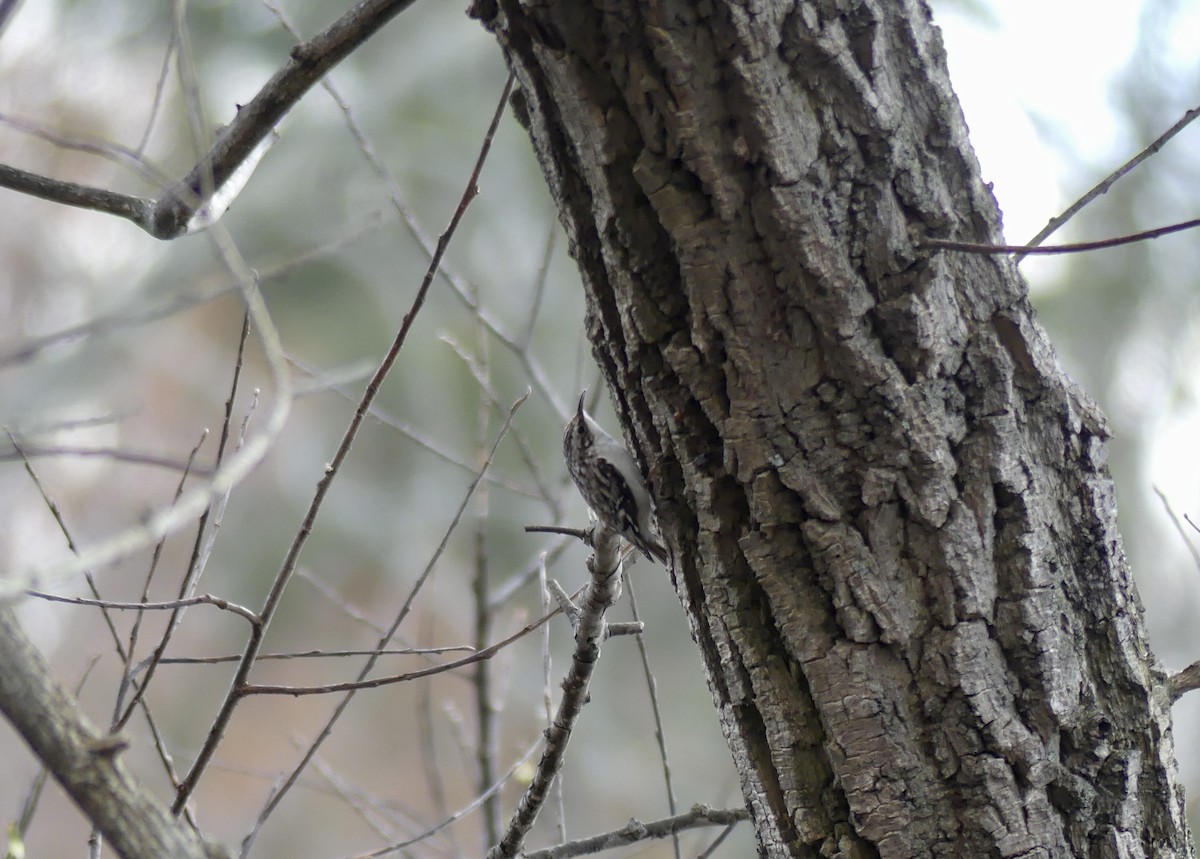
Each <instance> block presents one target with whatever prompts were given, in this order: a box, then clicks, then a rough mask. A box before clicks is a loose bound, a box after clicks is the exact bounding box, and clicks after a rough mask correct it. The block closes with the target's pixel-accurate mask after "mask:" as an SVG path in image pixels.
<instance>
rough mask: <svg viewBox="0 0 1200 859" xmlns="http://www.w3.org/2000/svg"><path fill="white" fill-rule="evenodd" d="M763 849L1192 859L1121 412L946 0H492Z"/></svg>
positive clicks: (481, 5) (596, 341)
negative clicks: (1050, 280) (1000, 172)
mask: <svg viewBox="0 0 1200 859" xmlns="http://www.w3.org/2000/svg"><path fill="white" fill-rule="evenodd" d="M473 13H474V14H475V15H477V16H478V17H480V18H481V19H482V20H483V21H484V23H485V25H486V26H487V27H488V28H489V29H491V30H492V31H493V32H494V33H495V34H496V35H497V36H498V38H499V41H500V43H501V45H502V47H503V49H504V50H505V52H506V54H507V56H508V59H509V62H510V65H511V66H512V68H513V69H514V70H515V72H516V74H517V78H518V81H519V84H520V91H519V94H518V95H517V96H516V97H515V104H516V108H517V110H518V113H519V115H520V116H521V117H522V120H523V122H524V123H525V124H526V125H527V126H528V128H529V131H530V135H531V137H532V139H533V143H534V146H535V147H536V149H537V153H538V156H539V159H540V161H541V164H542V167H543V169H544V171H545V174H546V178H547V180H548V182H549V184H550V188H551V192H552V194H553V195H554V196H555V198H556V201H557V203H558V206H559V209H560V212H561V217H562V221H563V223H564V225H565V226H566V229H567V233H568V235H569V237H570V239H571V245H572V250H573V253H574V255H575V257H576V259H577V260H578V262H579V266H580V270H581V272H582V275H583V283H584V288H585V289H586V291H587V297H588V306H589V314H588V320H587V330H588V336H589V337H590V338H591V341H592V343H593V345H594V351H595V354H596V358H597V360H598V361H599V363H600V366H601V367H602V369H603V372H604V374H605V376H606V377H607V379H608V381H609V383H610V386H611V388H612V392H613V395H614V398H615V400H616V402H617V406H618V412H619V413H620V414H621V416H622V419H623V421H624V422H625V425H626V428H627V430H628V431H629V436H630V438H631V439H632V441H633V446H634V448H635V449H636V450H637V451H638V455H639V456H640V457H641V458H642V459H643V461H644V462H645V463H647V464H648V465H649V469H648V471H649V475H650V478H651V482H652V484H653V488H654V493H655V497H656V499H657V505H658V516H659V521H660V523H661V524H662V527H663V531H664V536H665V538H666V540H667V542H668V543H669V545H670V546H671V548H672V551H673V553H674V576H675V583H676V588H677V591H678V593H679V596H680V599H681V601H682V602H683V605H684V607H685V609H686V610H687V612H688V615H689V618H690V621H691V628H692V632H693V636H694V637H695V639H696V642H697V644H698V645H699V647H700V649H701V652H702V653H703V658H704V662H705V665H706V668H707V673H708V679H709V683H710V686H711V689H712V693H713V697H714V699H715V701H716V704H717V707H718V708H719V712H720V718H721V722H722V725H723V727H724V731H725V736H726V738H727V740H728V742H729V745H730V748H731V750H732V752H733V756H734V759H735V761H736V764H737V767H738V769H739V772H740V773H741V778H742V788H743V791H744V794H745V798H746V802H747V805H748V807H749V808H750V810H751V813H752V815H753V818H754V821H755V825H756V828H757V832H758V838H759V844H760V849H761V852H762V854H763V855H765V856H772V857H775V856H805V855H821V856H835V855H836V856H864V857H865V856H872V855H875V854H876V853H878V854H879V855H881V856H887V857H902V856H947V857H950V856H953V857H960V856H976V857H984V856H1017V855H1020V856H1054V857H1059V856H1080V857H1082V856H1088V857H1092V856H1114V857H1115V856H1122V857H1134V856H1146V857H1156V859H1157V857H1165V856H1190V855H1192V848H1191V845H1190V839H1189V836H1188V832H1187V827H1186V824H1185V821H1184V804H1183V796H1182V790H1181V789H1180V787H1179V784H1178V782H1177V776H1176V772H1175V761H1174V752H1173V748H1172V743H1171V736H1170V712H1169V695H1168V693H1167V691H1166V688H1165V685H1164V678H1163V677H1162V675H1161V673H1160V672H1159V671H1158V669H1157V668H1156V667H1155V664H1154V661H1153V657H1152V655H1151V653H1150V652H1149V649H1148V647H1147V645H1146V641H1145V636H1144V632H1143V628H1142V620H1141V616H1140V606H1139V602H1138V597H1137V594H1136V592H1135V589H1134V586H1133V582H1132V580H1131V576H1130V571H1129V569H1128V566H1127V564H1126V561H1125V557H1124V554H1123V552H1122V548H1121V539H1120V536H1119V534H1118V533H1117V528H1116V508H1115V504H1114V500H1113V490H1112V483H1111V481H1110V479H1109V476H1108V473H1107V469H1106V466H1105V461H1104V454H1105V448H1104V438H1105V430H1104V423H1103V418H1102V416H1101V415H1100V414H1099V412H1098V410H1097V409H1096V407H1095V406H1094V405H1093V404H1092V403H1091V402H1090V401H1089V400H1088V399H1087V397H1086V396H1085V395H1084V394H1082V393H1081V392H1079V391H1078V390H1076V389H1074V388H1073V387H1072V385H1071V383H1070V382H1069V380H1068V379H1067V378H1066V377H1065V376H1064V374H1063V372H1062V370H1061V368H1060V367H1059V366H1058V364H1057V362H1056V359H1055V357H1054V354H1053V351H1052V349H1051V347H1050V346H1049V344H1048V342H1047V340H1046V338H1045V336H1044V334H1043V332H1042V330H1041V329H1040V328H1039V327H1038V325H1037V323H1036V322H1035V321H1034V318H1033V313H1032V310H1031V308H1030V305H1029V302H1028V298H1027V294H1026V288H1025V285H1024V283H1023V282H1022V280H1021V278H1020V276H1019V275H1018V274H1017V271H1016V268H1015V266H1014V265H1013V263H1012V262H1011V260H1009V259H1008V258H1003V257H996V258H991V257H980V256H966V255H951V254H948V253H936V252H931V251H928V250H924V249H922V247H921V244H920V237H922V236H925V235H933V236H939V237H950V238H956V239H963V240H968V241H999V240H1000V239H1001V233H1000V228H999V215H998V212H997V209H996V204H995V201H994V199H993V198H992V196H991V194H990V193H989V192H988V189H987V188H986V187H985V186H984V184H983V183H982V182H981V181H980V178H979V170H978V165H977V163H976V161H975V158H974V155H973V154H972V152H971V149H970V146H969V144H968V142H967V133H966V127H965V125H964V123H963V119H962V115H961V113H960V111H959V108H958V104H957V102H956V101H955V99H954V96H953V93H952V91H951V87H950V83H949V79H948V77H947V73H946V65H945V57H944V53H943V49H942V45H941V40H940V36H939V34H938V32H937V30H936V28H935V27H934V26H933V25H932V23H931V21H930V13H929V10H928V9H927V8H926V6H925V5H924V4H923V3H921V2H918V0H908V2H894V0H861V2H856V3H833V2H801V3H766V2H764V3H758V4H750V5H749V6H744V5H742V4H730V3H725V2H721V0H716V2H712V3H698V4H694V3H671V4H668V3H661V2H650V0H645V2H641V3H638V2H630V1H629V0H609V2H605V3H595V4H592V3H588V2H585V0H562V2H559V1H558V0H542V2H532V3H527V4H524V5H522V4H519V3H518V2H516V0H477V3H476V5H475V8H474V9H473Z"/></svg>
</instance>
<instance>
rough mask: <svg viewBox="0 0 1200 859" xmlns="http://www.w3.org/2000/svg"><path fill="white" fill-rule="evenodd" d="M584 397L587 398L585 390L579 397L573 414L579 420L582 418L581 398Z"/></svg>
mask: <svg viewBox="0 0 1200 859" xmlns="http://www.w3.org/2000/svg"><path fill="white" fill-rule="evenodd" d="M586 396H587V390H586V389H585V390H584V392H583V393H582V394H580V395H579V406H578V408H576V410H575V414H576V415H578V416H579V417H581V418H582V417H583V398H584V397H586Z"/></svg>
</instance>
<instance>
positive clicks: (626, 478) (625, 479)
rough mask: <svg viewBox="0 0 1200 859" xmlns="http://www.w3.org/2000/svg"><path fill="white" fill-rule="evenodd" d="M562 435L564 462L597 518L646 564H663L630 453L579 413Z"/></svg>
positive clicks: (663, 556) (645, 494) (643, 485)
mask: <svg viewBox="0 0 1200 859" xmlns="http://www.w3.org/2000/svg"><path fill="white" fill-rule="evenodd" d="M586 394H587V391H584V392H583V394H580V395H579V407H578V409H577V410H576V412H575V417H573V418H571V422H570V423H568V424H567V428H566V430H565V431H564V432H563V457H564V458H565V459H566V460H567V471H569V472H570V473H571V479H572V480H574V481H575V485H576V486H577V487H579V493H580V494H581V495H582V496H583V500H584V501H586V502H587V503H588V506H589V507H591V508H592V511H593V512H594V513H595V514H596V517H597V518H598V519H599V520H600V521H601V522H603V523H604V524H605V525H607V526H608V527H610V528H612V529H613V530H614V531H616V532H617V533H618V534H620V535H621V536H622V537H623V538H624V539H625V540H626V541H627V542H629V543H632V544H633V545H634V546H635V547H636V548H637V549H638V550H639V551H640V552H641V553H642V554H643V555H645V556H646V557H647V558H648V559H649V560H652V561H658V562H659V563H660V564H665V563H666V562H667V550H666V549H665V548H664V547H663V546H662V544H660V543H658V542H657V541H656V540H655V539H654V536H653V534H652V532H651V527H652V526H651V524H650V523H651V517H650V492H649V491H648V490H647V489H646V481H645V480H643V479H642V473H641V470H640V469H639V468H638V465H637V462H635V461H634V459H633V456H632V454H630V453H629V451H628V450H626V449H625V445H623V444H621V443H620V442H619V441H617V440H616V439H615V438H613V437H612V436H610V435H609V434H608V433H606V432H605V431H604V430H603V429H601V428H600V425H599V424H598V423H596V422H595V421H594V420H592V416H591V415H589V414H588V413H587V412H585V411H584V410H583V398H584V396H585V395H586Z"/></svg>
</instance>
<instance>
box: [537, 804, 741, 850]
mask: <svg viewBox="0 0 1200 859" xmlns="http://www.w3.org/2000/svg"><path fill="white" fill-rule="evenodd" d="M749 819H750V813H749V812H747V811H746V809H744V808H727V809H714V808H709V807H708V806H706V805H694V806H692V809H691V811H688V812H686V813H684V814H679V815H673V816H671V817H664V818H662V819H661V820H652V821H650V822H649V823H641V822H640V821H637V820H631V821H629V822H628V823H627V824H625V825H624V826H622V827H621V828H620V829H614V830H612V831H611V832H605V833H603V834H601V835H593V836H592V837H591V838H581V839H579V840H578V841H570V842H568V843H566V844H558V845H556V846H554V847H547V848H546V849H545V850H533V851H530V852H528V853H523V854H521V856H522V859H568V857H571V856H590V855H591V854H593V853H600V852H601V851H604V850H612V849H615V848H617V847H624V846H625V845H627V844H636V843H637V842H639V841H651V840H656V839H659V838H666V837H667V836H668V835H674V834H676V833H678V832H683V831H684V830H686V829H696V828H698V827H701V826H733V825H734V824H736V823H738V822H739V821H743V820H749Z"/></svg>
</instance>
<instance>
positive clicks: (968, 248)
mask: <svg viewBox="0 0 1200 859" xmlns="http://www.w3.org/2000/svg"><path fill="white" fill-rule="evenodd" d="M1196 227H1200V218H1194V219H1193V220H1190V221H1184V222H1182V223H1179V224H1170V225H1168V226H1165V227H1158V228H1157V229H1153V230H1145V231H1143V232H1140V233H1132V234H1130V235H1127V236H1117V237H1116V238H1112V239H1100V240H1098V241H1094V242H1075V243H1074V244H1067V245H1042V246H1040V247H1039V246H1035V245H989V244H986V243H980V242H957V241H951V240H950V239H935V238H931V237H926V238H922V239H919V240H918V241H917V245H918V247H923V248H931V249H933V250H943V251H959V252H961V253H968V254H1019V255H1020V256H1026V255H1028V254H1041V255H1043V256H1049V255H1051V254H1078V253H1084V252H1086V251H1098V250H1103V249H1104V248H1115V247H1120V246H1121V245H1128V244H1133V243H1134V242H1144V241H1147V240H1148V239H1157V238H1160V237H1162V236H1168V235H1170V234H1171V233H1179V232H1183V231H1184V230H1191V229H1195V228H1196Z"/></svg>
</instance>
